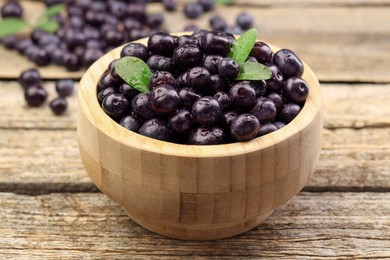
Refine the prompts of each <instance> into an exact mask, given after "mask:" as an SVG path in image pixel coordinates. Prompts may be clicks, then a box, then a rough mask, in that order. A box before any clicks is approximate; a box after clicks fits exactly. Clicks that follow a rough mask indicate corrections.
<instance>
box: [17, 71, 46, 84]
mask: <svg viewBox="0 0 390 260" xmlns="http://www.w3.org/2000/svg"><path fill="white" fill-rule="evenodd" d="M18 81H19V83H20V85H22V87H23V88H24V89H27V88H29V87H30V86H33V85H38V84H39V83H40V82H41V75H40V74H39V72H38V70H36V69H28V70H25V71H23V72H22V74H20V76H19V78H18Z"/></svg>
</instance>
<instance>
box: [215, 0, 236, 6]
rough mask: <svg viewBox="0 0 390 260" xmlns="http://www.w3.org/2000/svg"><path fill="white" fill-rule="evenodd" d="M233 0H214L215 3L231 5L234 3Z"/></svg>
mask: <svg viewBox="0 0 390 260" xmlns="http://www.w3.org/2000/svg"><path fill="white" fill-rule="evenodd" d="M234 2H235V0H216V1H215V3H216V4H217V5H232V4H234Z"/></svg>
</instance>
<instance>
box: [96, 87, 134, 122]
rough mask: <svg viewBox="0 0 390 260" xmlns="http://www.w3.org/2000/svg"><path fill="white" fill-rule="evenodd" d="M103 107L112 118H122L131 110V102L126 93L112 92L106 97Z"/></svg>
mask: <svg viewBox="0 0 390 260" xmlns="http://www.w3.org/2000/svg"><path fill="white" fill-rule="evenodd" d="M102 108H103V110H104V112H106V114H107V115H109V116H110V117H111V118H113V119H120V118H122V117H123V116H124V115H125V114H126V113H127V112H128V111H129V108H130V104H129V101H127V99H126V98H125V96H124V95H122V94H120V93H112V94H109V95H108V96H106V97H105V98H104V100H103V102H102Z"/></svg>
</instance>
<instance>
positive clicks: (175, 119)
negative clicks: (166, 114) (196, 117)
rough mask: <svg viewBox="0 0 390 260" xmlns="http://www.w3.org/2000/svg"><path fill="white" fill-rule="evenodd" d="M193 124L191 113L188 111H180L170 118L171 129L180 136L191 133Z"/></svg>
mask: <svg viewBox="0 0 390 260" xmlns="http://www.w3.org/2000/svg"><path fill="white" fill-rule="evenodd" d="M193 124H194V123H193V121H192V117H191V113H190V112H189V111H188V110H186V109H179V110H178V111H177V112H176V113H175V114H174V115H172V116H171V118H169V128H170V129H171V130H172V131H173V132H175V133H178V134H186V133H189V132H190V131H191V129H192V126H193Z"/></svg>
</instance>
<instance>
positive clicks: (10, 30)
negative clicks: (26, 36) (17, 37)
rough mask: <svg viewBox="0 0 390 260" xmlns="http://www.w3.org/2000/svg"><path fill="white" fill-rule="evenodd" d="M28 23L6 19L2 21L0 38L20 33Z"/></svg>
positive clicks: (15, 19) (0, 23)
mask: <svg viewBox="0 0 390 260" xmlns="http://www.w3.org/2000/svg"><path fill="white" fill-rule="evenodd" d="M27 26H28V23H27V22H26V21H24V20H22V19H17V18H5V19H3V20H0V38H2V37H4V36H7V35H12V34H16V33H18V32H20V31H21V30H22V29H24V28H26V27H27Z"/></svg>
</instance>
